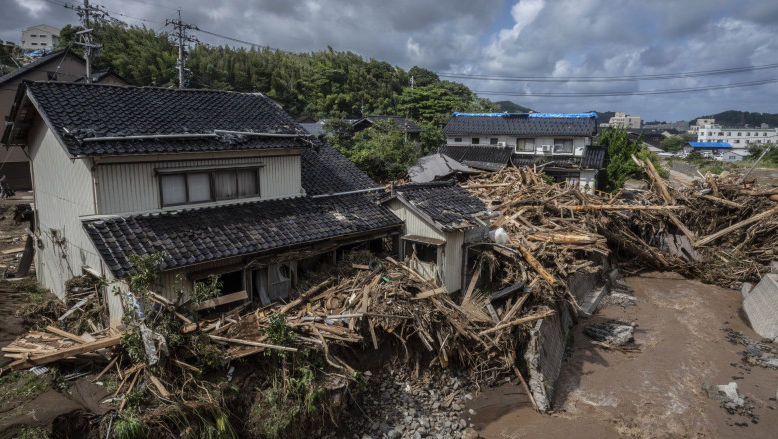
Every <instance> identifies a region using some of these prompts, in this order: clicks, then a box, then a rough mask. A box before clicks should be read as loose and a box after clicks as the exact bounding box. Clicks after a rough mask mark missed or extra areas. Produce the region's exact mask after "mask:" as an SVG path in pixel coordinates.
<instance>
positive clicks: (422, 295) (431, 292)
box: [411, 287, 446, 300]
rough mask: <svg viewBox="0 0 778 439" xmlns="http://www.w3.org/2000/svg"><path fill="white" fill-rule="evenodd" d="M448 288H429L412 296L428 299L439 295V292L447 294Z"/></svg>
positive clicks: (415, 298)
mask: <svg viewBox="0 0 778 439" xmlns="http://www.w3.org/2000/svg"><path fill="white" fill-rule="evenodd" d="M445 292H446V289H445V288H443V287H440V288H435V289H433V290H427V291H422V292H421V293H419V294H417V295H416V296H414V297H411V300H421V299H427V298H429V297H432V296H437V295H438V294H445Z"/></svg>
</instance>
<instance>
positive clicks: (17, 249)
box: [2, 247, 24, 255]
mask: <svg viewBox="0 0 778 439" xmlns="http://www.w3.org/2000/svg"><path fill="white" fill-rule="evenodd" d="M23 251H24V247H14V248H9V249H8V250H3V251H2V253H3V254H4V255H12V254H14V253H21V252H23Z"/></svg>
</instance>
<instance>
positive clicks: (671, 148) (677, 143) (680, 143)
mask: <svg viewBox="0 0 778 439" xmlns="http://www.w3.org/2000/svg"><path fill="white" fill-rule="evenodd" d="M695 140H696V139H695V137H694V135H693V134H688V133H683V134H679V135H677V136H670V137H666V138H664V139H662V141H661V142H660V143H659V146H660V147H661V148H662V149H664V150H665V151H668V152H676V151H680V150H681V149H683V147H684V145H686V144H687V143H689V142H694V141H695Z"/></svg>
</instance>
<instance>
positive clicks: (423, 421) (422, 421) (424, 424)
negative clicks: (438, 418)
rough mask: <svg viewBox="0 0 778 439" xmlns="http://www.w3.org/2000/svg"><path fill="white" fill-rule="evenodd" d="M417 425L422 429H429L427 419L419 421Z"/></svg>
mask: <svg viewBox="0 0 778 439" xmlns="http://www.w3.org/2000/svg"><path fill="white" fill-rule="evenodd" d="M419 424H420V425H421V426H422V428H430V421H429V419H427V418H421V419H419Z"/></svg>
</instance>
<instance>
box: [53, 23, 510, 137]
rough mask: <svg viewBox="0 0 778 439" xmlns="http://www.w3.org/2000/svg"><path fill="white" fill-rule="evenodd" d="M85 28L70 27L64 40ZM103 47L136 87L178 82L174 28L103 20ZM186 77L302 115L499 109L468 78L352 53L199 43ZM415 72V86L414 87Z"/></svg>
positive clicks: (421, 118) (104, 59) (99, 34)
mask: <svg viewBox="0 0 778 439" xmlns="http://www.w3.org/2000/svg"><path fill="white" fill-rule="evenodd" d="M78 29H79V28H77V27H72V26H66V27H65V28H64V29H63V30H62V33H61V41H62V43H61V44H62V45H64V44H67V42H68V41H72V39H73V34H74V32H76V31H77V30H78ZM94 35H95V40H96V41H97V42H99V43H100V44H102V45H103V49H102V52H101V54H100V57H99V58H98V59H97V60H96V68H103V67H108V66H111V67H113V68H114V69H115V70H116V72H117V73H118V74H119V75H121V76H122V77H124V78H125V79H127V80H128V81H130V82H131V83H133V84H135V85H152V84H155V85H159V86H170V85H174V84H176V81H177V77H178V76H177V71H176V56H177V48H176V47H175V46H174V45H173V44H172V43H171V42H170V41H168V38H167V34H164V33H159V34H158V33H155V32H154V31H153V30H150V29H146V28H143V27H125V26H117V25H110V24H100V25H98V26H96V27H95V31H94ZM186 67H187V69H188V71H187V74H186V78H187V81H188V86H189V87H193V88H216V89H224V90H235V91H259V92H262V93H265V94H266V95H268V96H269V97H271V98H273V99H275V100H277V101H279V102H280V103H282V104H283V105H284V108H285V109H286V110H287V111H288V112H290V113H291V114H293V115H295V116H299V115H309V116H316V117H348V116H359V115H361V114H400V115H405V116H409V117H411V118H413V119H415V120H417V121H418V122H422V123H424V122H428V123H434V124H435V125H438V126H440V125H441V124H442V123H444V122H445V121H447V120H448V118H449V116H450V114H451V112H452V111H496V110H497V106H496V105H494V104H493V103H492V102H490V101H488V100H485V99H479V98H478V97H477V96H475V94H473V93H472V92H471V91H470V89H469V88H467V87H465V86H464V85H462V84H458V83H454V82H450V81H441V80H440V79H439V78H438V76H437V75H436V74H435V73H434V72H431V71H429V70H426V69H422V68H419V67H414V68H412V69H411V70H410V71H405V70H403V69H401V68H399V67H397V66H393V65H391V64H389V63H387V62H384V61H378V60H375V59H365V58H363V57H362V56H360V55H357V54H355V53H352V52H337V51H334V50H332V49H330V50H328V51H319V52H308V53H290V52H284V51H280V50H273V49H268V48H261V49H250V50H249V49H244V48H232V47H225V46H221V47H214V46H206V45H198V46H197V47H194V48H192V49H191V50H190V52H189V53H188V55H187V61H186ZM410 75H413V76H414V80H415V85H416V86H415V88H414V89H411V88H410Z"/></svg>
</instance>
